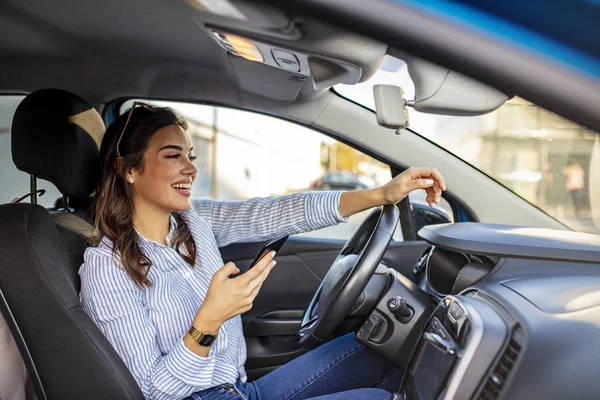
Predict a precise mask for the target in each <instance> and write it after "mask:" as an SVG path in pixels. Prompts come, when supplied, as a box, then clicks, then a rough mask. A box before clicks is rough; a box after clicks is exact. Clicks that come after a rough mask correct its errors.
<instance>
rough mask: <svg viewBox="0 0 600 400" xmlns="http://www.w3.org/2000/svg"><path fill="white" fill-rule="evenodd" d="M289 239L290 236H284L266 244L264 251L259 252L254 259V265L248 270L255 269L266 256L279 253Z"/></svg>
mask: <svg viewBox="0 0 600 400" xmlns="http://www.w3.org/2000/svg"><path fill="white" fill-rule="evenodd" d="M288 237H289V235H283V236H280V237H277V238H275V239H271V240H269V241H268V242H266V243H265V244H264V245H263V247H262V249H260V251H259V252H258V254H257V256H256V257H255V258H254V261H252V264H250V266H249V267H248V269H250V268H252V267H254V266H255V265H256V263H257V262H259V261H260V260H261V259H262V258H263V257H264V256H266V255H267V254H269V253H270V252H271V251H279V249H280V248H281V246H283V244H284V243H285V241H286V240H287V238H288Z"/></svg>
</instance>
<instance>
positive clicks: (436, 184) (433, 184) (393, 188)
mask: <svg viewBox="0 0 600 400" xmlns="http://www.w3.org/2000/svg"><path fill="white" fill-rule="evenodd" d="M416 189H425V191H426V192H427V197H426V201H427V204H429V205H430V206H433V205H434V204H437V203H439V201H440V197H442V191H444V190H446V181H445V180H444V177H443V176H442V174H440V172H439V171H438V170H437V169H435V168H409V169H407V170H406V171H404V172H402V173H401V174H400V175H398V176H397V177H395V178H394V179H392V180H391V181H389V182H388V183H386V184H385V185H383V186H381V187H380V188H378V189H376V190H380V191H381V192H382V197H383V199H384V201H385V203H386V204H396V203H398V202H400V201H401V200H402V199H404V198H405V197H406V196H408V194H409V193H410V192H412V191H413V190H416Z"/></svg>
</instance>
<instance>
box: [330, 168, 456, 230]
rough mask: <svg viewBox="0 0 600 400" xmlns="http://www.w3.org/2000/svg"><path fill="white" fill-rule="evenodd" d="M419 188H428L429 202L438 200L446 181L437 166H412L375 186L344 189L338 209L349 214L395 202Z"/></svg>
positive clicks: (437, 201) (344, 215)
mask: <svg viewBox="0 0 600 400" xmlns="http://www.w3.org/2000/svg"><path fill="white" fill-rule="evenodd" d="M416 189H425V191H426V192H427V203H429V205H433V204H434V203H436V204H437V203H439V201H440V197H441V196H442V191H443V190H446V182H445V181H444V177H443V176H442V175H441V174H440V173H439V172H438V170H437V169H435V168H409V169H407V170H406V171H404V172H402V173H401V174H400V175H398V176H396V177H395V178H394V179H392V180H391V181H389V182H388V183H386V184H385V185H383V186H381V187H378V188H376V189H368V190H355V191H353V192H344V193H342V195H341V197H340V205H339V213H340V215H341V216H342V217H343V218H347V217H349V216H351V215H353V214H356V213H358V212H361V211H364V210H368V209H369V208H372V207H377V206H382V205H386V204H396V203H399V202H400V201H402V199H404V198H405V197H406V196H408V194H409V193H410V192H412V191H413V190H416Z"/></svg>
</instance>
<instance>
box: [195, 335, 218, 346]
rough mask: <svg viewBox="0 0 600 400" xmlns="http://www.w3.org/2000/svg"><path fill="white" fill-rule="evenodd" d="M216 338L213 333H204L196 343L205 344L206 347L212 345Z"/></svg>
mask: <svg viewBox="0 0 600 400" xmlns="http://www.w3.org/2000/svg"><path fill="white" fill-rule="evenodd" d="M216 339H217V337H216V336H215V335H211V334H204V335H202V337H201V338H200V341H199V342H198V344H199V345H200V346H207V347H208V346H210V345H212V344H213V343H214V342H215V340H216Z"/></svg>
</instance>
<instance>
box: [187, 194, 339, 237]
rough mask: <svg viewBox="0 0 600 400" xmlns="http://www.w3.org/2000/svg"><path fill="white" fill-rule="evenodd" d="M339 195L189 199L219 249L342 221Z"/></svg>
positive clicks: (319, 227)
mask: <svg viewBox="0 0 600 400" xmlns="http://www.w3.org/2000/svg"><path fill="white" fill-rule="evenodd" d="M341 195H342V192H305V193H296V194H292V195H287V196H280V197H264V198H254V199H250V200H247V201H215V200H210V199H195V200H192V208H193V210H194V211H195V213H196V214H198V215H199V216H201V217H202V218H205V219H206V220H208V221H209V222H210V224H211V226H212V231H213V233H214V235H215V238H216V240H217V245H218V246H219V247H222V246H226V245H227V244H230V243H234V242H250V241H261V240H266V239H270V238H272V237H275V236H278V235H283V234H296V233H302V232H309V231H313V230H317V229H321V228H325V227H327V226H331V225H335V224H337V223H339V222H342V221H344V218H343V217H342V216H341V215H340V213H339V210H338V207H339V203H340V196H341Z"/></svg>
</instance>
